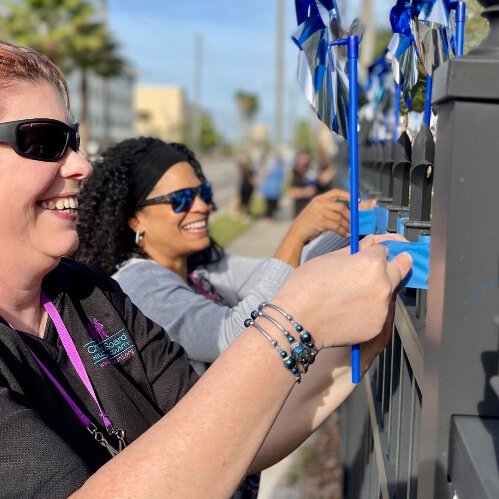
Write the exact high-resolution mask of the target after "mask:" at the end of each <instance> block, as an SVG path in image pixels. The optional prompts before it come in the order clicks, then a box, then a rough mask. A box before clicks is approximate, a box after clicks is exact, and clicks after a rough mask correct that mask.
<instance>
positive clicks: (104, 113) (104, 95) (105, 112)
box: [101, 0, 113, 148]
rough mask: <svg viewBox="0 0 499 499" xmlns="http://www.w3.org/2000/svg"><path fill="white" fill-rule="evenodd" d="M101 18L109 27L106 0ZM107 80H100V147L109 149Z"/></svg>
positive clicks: (104, 78) (110, 123)
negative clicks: (101, 128)
mask: <svg viewBox="0 0 499 499" xmlns="http://www.w3.org/2000/svg"><path fill="white" fill-rule="evenodd" d="M101 16H102V20H103V21H104V23H105V25H106V27H107V28H108V27H109V10H108V4H107V0H101ZM109 86H110V85H109V78H107V77H103V79H102V106H103V108H102V123H103V131H104V133H103V135H102V140H103V144H101V147H102V146H103V147H104V148H106V147H109V146H110V145H111V142H112V132H111V128H112V126H113V124H112V119H111V102H110V100H111V95H110V94H111V93H110V91H109Z"/></svg>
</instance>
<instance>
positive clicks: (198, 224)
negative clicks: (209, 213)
mask: <svg viewBox="0 0 499 499" xmlns="http://www.w3.org/2000/svg"><path fill="white" fill-rule="evenodd" d="M183 229H186V230H193V229H206V220H202V221H200V222H192V223H190V224H186V225H184V226H183Z"/></svg>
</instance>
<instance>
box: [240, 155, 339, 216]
mask: <svg viewBox="0 0 499 499" xmlns="http://www.w3.org/2000/svg"><path fill="white" fill-rule="evenodd" d="M236 166H237V168H238V171H239V192H238V200H237V210H236V211H237V214H238V215H240V216H242V217H248V216H249V215H251V201H252V198H253V197H254V196H255V195H256V196H260V197H261V198H262V199H263V201H264V203H265V209H264V210H265V211H264V216H265V217H266V218H267V219H269V220H274V219H275V218H276V217H277V215H278V213H279V207H280V200H281V199H282V197H283V195H284V194H286V195H287V196H289V197H290V198H291V199H292V202H293V217H296V216H298V215H299V213H300V212H301V211H302V210H303V208H304V207H305V206H307V204H308V203H309V202H310V201H311V200H312V199H313V198H314V197H315V196H316V195H318V194H322V193H325V192H327V191H329V190H331V189H334V188H341V187H342V185H341V182H340V180H339V179H338V167H337V165H336V164H335V162H334V160H333V157H332V156H329V155H327V154H320V155H313V154H311V153H309V152H306V151H299V152H297V153H296V154H295V156H294V158H293V159H292V160H291V161H286V160H285V158H284V156H283V155H282V154H281V153H279V152H275V153H266V154H264V155H263V157H262V158H261V159H260V160H259V161H253V160H252V159H251V157H250V156H249V155H248V154H241V155H239V156H238V157H237V160H236Z"/></svg>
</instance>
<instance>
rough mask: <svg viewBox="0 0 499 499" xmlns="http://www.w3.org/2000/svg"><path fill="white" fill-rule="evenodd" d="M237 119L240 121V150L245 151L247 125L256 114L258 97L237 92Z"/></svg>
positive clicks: (242, 91) (258, 105) (241, 91)
mask: <svg viewBox="0 0 499 499" xmlns="http://www.w3.org/2000/svg"><path fill="white" fill-rule="evenodd" d="M234 97H235V100H236V105H237V109H238V111H239V118H240V121H241V144H240V147H241V149H246V147H247V139H248V132H249V125H250V123H251V121H252V120H253V118H254V116H255V115H256V113H257V112H258V109H259V107H260V102H259V99H258V95H255V94H252V93H249V92H245V91H244V90H238V91H237V92H236V94H235V96H234Z"/></svg>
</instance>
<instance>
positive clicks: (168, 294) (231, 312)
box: [113, 233, 348, 374]
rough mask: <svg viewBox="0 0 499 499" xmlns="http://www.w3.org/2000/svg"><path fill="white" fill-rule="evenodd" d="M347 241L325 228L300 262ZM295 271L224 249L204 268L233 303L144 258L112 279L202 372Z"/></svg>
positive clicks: (126, 265)
mask: <svg viewBox="0 0 499 499" xmlns="http://www.w3.org/2000/svg"><path fill="white" fill-rule="evenodd" d="M346 244H348V240H347V239H345V238H342V237H340V236H338V235H337V234H335V233H327V234H325V235H323V236H321V237H319V238H318V239H316V240H315V241H313V242H312V243H311V244H309V245H307V247H306V250H305V251H304V252H303V255H304V256H303V258H302V261H303V260H305V259H309V258H312V257H313V256H317V255H319V254H322V253H326V252H328V251H331V250H333V249H338V248H339V247H343V246H345V245H346ZM292 270H293V269H292V267H291V266H289V265H288V264H286V263H284V262H281V261H280V260H276V259H274V258H271V259H259V258H249V257H241V256H236V255H230V254H225V256H224V257H223V259H222V260H221V261H220V262H217V263H215V264H212V265H208V266H206V267H205V268H203V269H201V271H202V272H203V274H204V276H205V277H206V278H207V279H208V280H209V281H210V282H211V283H212V284H213V286H214V287H215V289H216V290H217V291H218V292H219V293H220V294H221V295H222V296H223V297H224V298H225V300H226V301H227V302H228V303H229V306H224V305H219V304H217V303H215V302H214V301H212V300H210V299H208V298H205V297H204V296H202V295H199V294H196V293H195V292H194V291H193V290H192V289H191V287H190V286H189V285H188V284H187V283H186V282H185V281H184V279H182V278H181V277H180V276H179V275H178V274H176V273H175V272H172V271H171V270H169V269H166V268H164V267H162V266H160V265H158V264H157V263H155V262H154V261H152V260H148V259H144V258H131V259H130V260H127V261H126V262H125V263H124V264H123V265H122V266H121V267H120V269H119V270H118V271H117V272H116V273H115V274H114V275H113V278H114V279H116V281H118V283H119V284H120V286H121V288H122V289H123V290H124V292H125V293H126V294H127V295H128V296H130V298H131V300H132V301H133V302H134V303H135V305H137V306H138V307H139V308H140V309H141V311H142V312H143V313H144V314H145V315H146V316H147V317H149V318H150V319H152V320H153V321H154V322H156V323H158V324H160V325H161V326H163V327H164V328H165V329H166V331H167V332H168V334H169V335H170V337H171V338H172V339H173V340H175V341H177V342H178V343H180V344H181V345H182V346H183V347H184V348H185V350H186V351H187V354H188V355H189V359H190V361H191V364H192V366H193V367H194V369H195V370H196V371H197V372H198V373H199V374H202V373H203V372H204V371H205V370H206V368H207V366H208V365H209V364H211V363H212V362H214V361H215V359H216V358H217V357H218V356H219V355H220V354H221V353H222V352H223V351H224V350H225V348H227V346H228V345H229V344H230V343H231V342H232V341H234V339H235V338H237V336H238V335H239V334H240V333H241V332H242V331H243V329H244V324H243V323H244V319H246V318H247V317H249V316H250V313H251V311H252V310H254V309H255V308H256V307H257V306H258V304H259V303H261V302H262V301H268V300H271V299H272V298H273V297H274V296H275V294H276V293H277V291H278V290H279V289H280V288H281V286H282V285H283V284H284V282H285V281H286V279H287V278H288V276H289V275H290V274H291V272H292Z"/></svg>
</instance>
